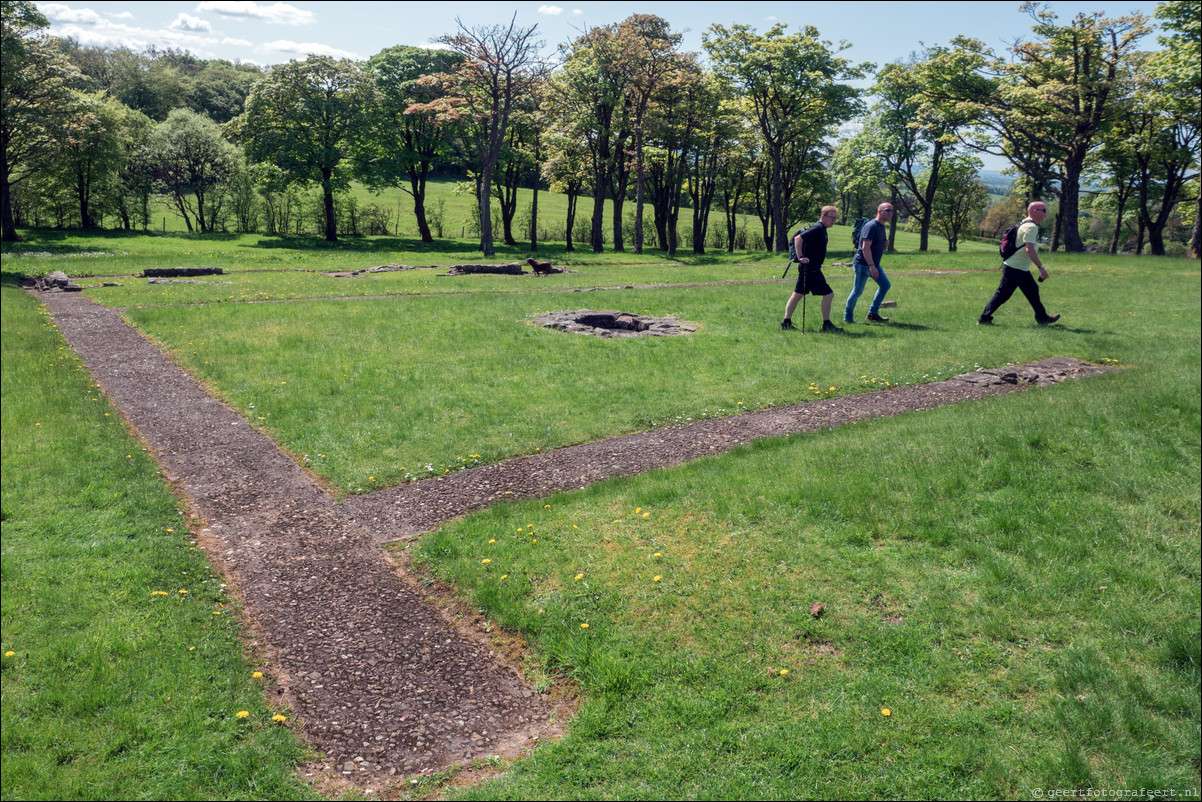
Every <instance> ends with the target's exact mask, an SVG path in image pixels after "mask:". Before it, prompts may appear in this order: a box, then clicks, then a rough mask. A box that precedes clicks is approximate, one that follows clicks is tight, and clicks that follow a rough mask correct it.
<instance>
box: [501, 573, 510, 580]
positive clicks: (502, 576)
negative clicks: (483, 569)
mask: <svg viewBox="0 0 1202 802" xmlns="http://www.w3.org/2000/svg"><path fill="white" fill-rule="evenodd" d="M501 579H509V574H501Z"/></svg>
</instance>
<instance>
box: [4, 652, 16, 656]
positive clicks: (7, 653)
mask: <svg viewBox="0 0 1202 802" xmlns="http://www.w3.org/2000/svg"><path fill="white" fill-rule="evenodd" d="M14 654H16V652H5V653H4V656H5V657H12V656H13V655H14Z"/></svg>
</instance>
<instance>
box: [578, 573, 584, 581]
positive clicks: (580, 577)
mask: <svg viewBox="0 0 1202 802" xmlns="http://www.w3.org/2000/svg"><path fill="white" fill-rule="evenodd" d="M582 579H584V574H576V581H577V582H579V581H580V580H582Z"/></svg>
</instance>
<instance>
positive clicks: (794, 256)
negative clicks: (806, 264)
mask: <svg viewBox="0 0 1202 802" xmlns="http://www.w3.org/2000/svg"><path fill="white" fill-rule="evenodd" d="M805 230H806V229H804V228H799V229H797V231H796V232H795V233H794V234H793V236H791V237H789V261H790V262H796V261H797V252H796V251H795V250H794V245H793V243H795V242H797V235H798V234H800V233H801V232H803V231H805Z"/></svg>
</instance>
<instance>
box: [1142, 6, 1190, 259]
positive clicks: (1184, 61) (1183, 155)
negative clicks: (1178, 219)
mask: <svg viewBox="0 0 1202 802" xmlns="http://www.w3.org/2000/svg"><path fill="white" fill-rule="evenodd" d="M1156 18H1157V19H1158V20H1160V22H1161V25H1162V26H1163V28H1164V30H1165V32H1166V35H1164V36H1159V37H1157V39H1158V40H1159V42H1160V44H1161V45H1162V46H1163V48H1164V49H1163V50H1161V51H1159V52H1158V53H1156V54H1155V55H1153V56H1152V58H1151V59H1150V61H1151V63H1150V65H1149V72H1150V73H1151V74H1152V75H1153V76H1154V77H1155V78H1156V79H1157V81H1158V82H1159V83H1160V84H1161V85H1162V86H1163V87H1164V92H1163V93H1162V95H1161V96H1162V97H1163V99H1164V101H1165V104H1164V109H1165V112H1166V114H1167V116H1168V117H1169V118H1170V119H1171V120H1172V122H1171V123H1170V125H1169V127H1170V128H1171V129H1172V130H1171V132H1170V133H1169V137H1170V141H1171V144H1172V146H1173V147H1172V149H1171V153H1172V154H1173V155H1172V156H1171V157H1170V158H1171V161H1172V162H1173V164H1171V165H1170V164H1166V165H1165V168H1166V172H1169V173H1174V172H1182V170H1181V167H1180V165H1182V164H1184V166H1185V171H1188V170H1189V169H1190V168H1194V169H1195V173H1194V176H1193V177H1192V179H1191V178H1188V177H1184V174H1183V177H1182V184H1186V183H1187V182H1189V181H1191V180H1193V185H1194V186H1197V185H1198V181H1197V178H1198V173H1197V171H1196V168H1197V165H1198V143H1199V131H1200V129H1202V67H1200V66H1199V61H1198V53H1199V52H1200V51H1202V18H1200V17H1199V14H1198V7H1197V5H1195V4H1193V3H1185V2H1166V3H1161V4H1160V5H1159V6H1157V7H1156ZM1167 200H1168V199H1167V198H1166V201H1167ZM1194 203H1195V210H1194V228H1193V233H1192V235H1191V236H1190V245H1189V254H1190V257H1191V258H1193V259H1197V258H1199V246H1200V242H1199V240H1200V239H1202V236H1200V235H1202V192H1200V193H1197V194H1196V197H1195V200H1194ZM1162 210H1163V205H1162ZM1153 248H1155V245H1154V246H1153Z"/></svg>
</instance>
